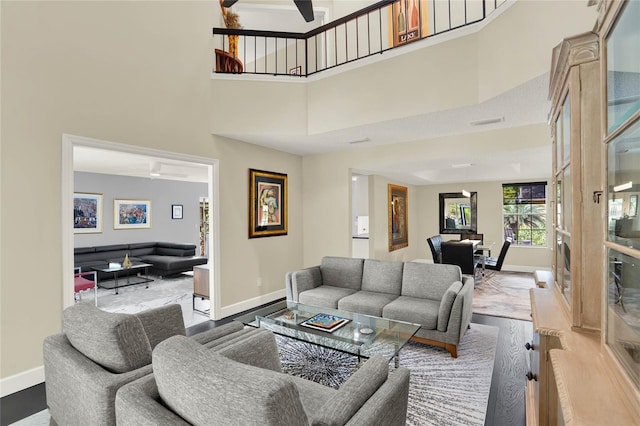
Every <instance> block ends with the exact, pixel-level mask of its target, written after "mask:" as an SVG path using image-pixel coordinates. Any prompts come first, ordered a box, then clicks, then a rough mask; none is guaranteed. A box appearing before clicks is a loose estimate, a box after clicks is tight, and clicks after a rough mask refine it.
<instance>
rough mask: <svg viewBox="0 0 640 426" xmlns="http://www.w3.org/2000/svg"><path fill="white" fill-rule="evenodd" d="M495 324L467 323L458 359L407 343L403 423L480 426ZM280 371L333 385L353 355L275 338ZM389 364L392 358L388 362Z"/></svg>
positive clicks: (402, 358)
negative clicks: (407, 377)
mask: <svg viewBox="0 0 640 426" xmlns="http://www.w3.org/2000/svg"><path fill="white" fill-rule="evenodd" d="M497 341H498V328H497V327H492V326H487V325H482V324H471V328H470V329H469V330H467V332H466V333H465V335H464V337H463V339H462V342H461V343H460V346H459V347H458V358H452V357H451V355H450V354H449V353H448V352H447V351H445V350H444V349H441V348H436V347H433V346H428V345H422V344H420V343H414V342H409V343H408V344H407V345H406V346H405V347H404V348H403V349H402V351H401V352H400V366H403V367H407V368H409V370H411V380H410V385H409V406H408V413H407V424H408V425H420V426H422V425H456V426H458V425H469V426H470V425H484V421H485V416H486V411H487V402H488V400H489V391H490V389H491V375H492V373H493V364H494V358H495V352H496V344H497ZM278 345H279V348H280V357H281V362H282V369H283V371H284V372H286V373H288V374H292V375H295V376H298V377H304V378H307V379H309V380H313V381H316V382H319V383H322V384H325V385H327V386H331V387H334V388H337V387H339V386H340V384H342V383H343V382H344V381H345V380H348V377H349V376H350V374H351V373H352V372H353V371H354V369H355V368H356V366H357V358H356V357H354V356H350V355H347V354H344V353H342V352H338V351H334V350H331V349H326V348H322V347H320V346H315V345H310V344H307V343H303V342H299V341H296V340H293V339H289V338H286V337H280V336H278ZM390 368H393V362H391V363H390Z"/></svg>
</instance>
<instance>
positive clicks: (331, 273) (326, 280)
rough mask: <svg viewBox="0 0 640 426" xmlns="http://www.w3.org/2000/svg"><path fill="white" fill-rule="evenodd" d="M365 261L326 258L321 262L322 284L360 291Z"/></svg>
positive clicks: (348, 258) (347, 258)
mask: <svg viewBox="0 0 640 426" xmlns="http://www.w3.org/2000/svg"><path fill="white" fill-rule="evenodd" d="M363 265H364V259H353V258H350V257H332V256H326V257H323V258H322V261H321V262H320V271H321V272H322V284H323V285H328V286H332V287H342V288H351V289H354V290H360V289H361V287H362V269H363Z"/></svg>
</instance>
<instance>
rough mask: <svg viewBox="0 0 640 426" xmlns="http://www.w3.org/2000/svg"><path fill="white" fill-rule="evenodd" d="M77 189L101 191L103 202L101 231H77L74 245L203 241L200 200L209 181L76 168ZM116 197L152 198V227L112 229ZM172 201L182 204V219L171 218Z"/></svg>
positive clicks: (205, 191)
mask: <svg viewBox="0 0 640 426" xmlns="http://www.w3.org/2000/svg"><path fill="white" fill-rule="evenodd" d="M74 191H75V192H90V193H98V194H102V204H103V205H102V220H103V224H102V233H99V234H75V235H74V246H75V247H87V246H97V245H105V244H121V243H138V242H146V241H170V242H174V243H191V244H196V245H199V244H200V234H199V221H200V219H199V214H200V213H199V205H198V203H199V199H200V197H206V196H207V184H206V183H192V182H180V181H172V180H165V179H149V178H136V177H126V176H115V175H106V174H99V173H82V172H76V173H74ZM116 198H117V199H136V200H150V201H151V228H148V229H113V200H114V199H116ZM172 204H182V205H183V210H182V211H183V219H171V205H172ZM196 254H200V252H199V250H196Z"/></svg>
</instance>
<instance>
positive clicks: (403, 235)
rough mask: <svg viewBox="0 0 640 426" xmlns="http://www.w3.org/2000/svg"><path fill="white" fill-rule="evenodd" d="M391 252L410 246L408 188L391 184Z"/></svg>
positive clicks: (389, 200) (389, 198) (389, 199)
mask: <svg viewBox="0 0 640 426" xmlns="http://www.w3.org/2000/svg"><path fill="white" fill-rule="evenodd" d="M388 188H389V197H388V202H389V251H390V252H391V251H394V250H398V249H401V248H403V247H407V246H408V245H409V221H408V213H409V207H408V198H407V188H406V187H404V186H398V185H392V184H389V187H388Z"/></svg>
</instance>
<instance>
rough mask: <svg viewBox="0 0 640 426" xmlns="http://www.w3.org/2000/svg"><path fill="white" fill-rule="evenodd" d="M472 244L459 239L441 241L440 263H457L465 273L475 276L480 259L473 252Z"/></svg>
mask: <svg viewBox="0 0 640 426" xmlns="http://www.w3.org/2000/svg"><path fill="white" fill-rule="evenodd" d="M473 251H474V250H473V244H470V243H463V242H460V241H443V242H442V263H446V264H449V265H458V266H459V267H460V269H461V270H462V273H463V274H465V275H471V276H473V277H475V276H476V271H477V268H478V266H480V259H478V257H476V256H475V255H474V253H473Z"/></svg>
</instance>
